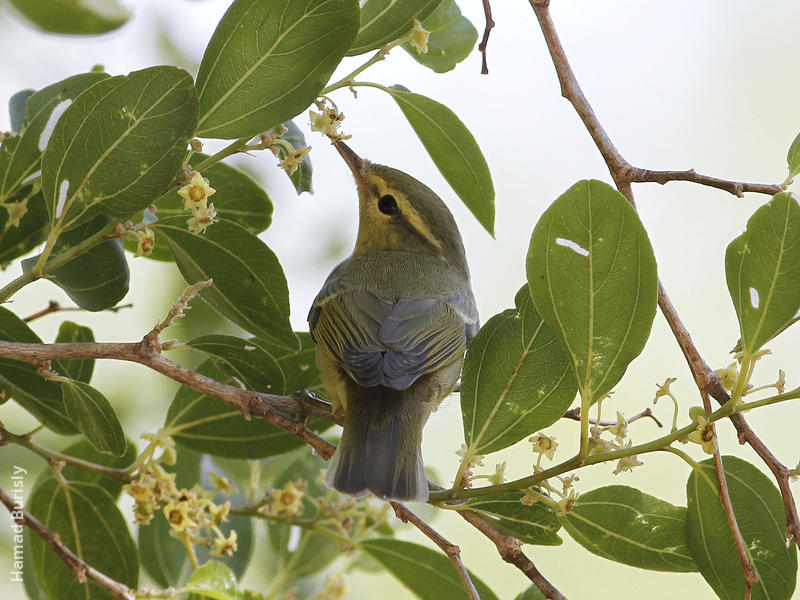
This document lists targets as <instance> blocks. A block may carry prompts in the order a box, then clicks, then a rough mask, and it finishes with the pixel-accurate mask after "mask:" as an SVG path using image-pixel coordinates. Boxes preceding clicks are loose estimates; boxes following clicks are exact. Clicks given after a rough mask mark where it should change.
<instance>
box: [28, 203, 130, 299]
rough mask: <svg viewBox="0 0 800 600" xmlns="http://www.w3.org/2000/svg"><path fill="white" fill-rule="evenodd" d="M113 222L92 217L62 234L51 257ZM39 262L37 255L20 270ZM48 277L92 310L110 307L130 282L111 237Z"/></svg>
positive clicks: (118, 245) (118, 244) (118, 246)
mask: <svg viewBox="0 0 800 600" xmlns="http://www.w3.org/2000/svg"><path fill="white" fill-rule="evenodd" d="M112 221H113V219H112V218H111V217H110V216H108V215H95V217H94V218H92V220H90V221H87V222H86V223H83V224H81V225H79V226H78V227H75V228H74V229H71V230H70V231H67V232H65V233H62V234H61V236H60V237H59V239H58V242H57V243H56V247H55V249H54V251H53V257H55V256H57V255H58V254H60V253H61V252H64V251H65V250H68V249H69V248H71V247H72V246H75V245H77V244H79V243H80V242H82V241H83V240H85V239H86V238H88V237H89V236H91V235H92V234H95V233H97V232H98V231H100V230H101V229H103V228H104V227H106V226H107V225H108V224H109V223H111V222H112ZM38 259H39V256H38V255H37V256H34V257H32V258H28V259H25V260H23V261H22V269H23V270H24V271H27V270H29V269H32V268H33V267H34V265H35V264H36V262H37V261H38ZM50 260H52V258H51V259H50ZM47 278H48V279H49V280H50V281H52V282H53V283H55V284H56V285H57V286H58V287H60V288H61V289H62V290H64V291H65V292H66V293H67V295H68V296H69V297H70V298H71V299H72V300H73V301H74V302H75V304H77V305H78V306H80V307H81V308H85V309H86V310H92V311H98V310H105V309H107V308H111V307H112V306H114V305H116V304H117V302H119V301H120V300H122V299H123V298H124V297H125V294H127V293H128V283H129V281H130V272H129V270H128V262H127V261H126V260H125V250H124V248H123V246H122V240H121V239H119V238H112V239H109V240H106V241H104V242H100V243H99V244H97V245H96V246H94V247H93V248H90V249H89V250H87V251H86V252H83V253H82V254H80V255H79V256H77V257H76V258H74V259H72V260H71V261H69V262H68V263H66V264H64V265H63V266H61V267H59V268H57V269H51V270H49V271H48V274H47Z"/></svg>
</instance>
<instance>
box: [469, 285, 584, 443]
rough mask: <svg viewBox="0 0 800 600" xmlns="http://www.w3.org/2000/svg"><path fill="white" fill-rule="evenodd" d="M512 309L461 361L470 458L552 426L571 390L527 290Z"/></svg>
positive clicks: (559, 353)
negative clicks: (472, 454) (462, 361)
mask: <svg viewBox="0 0 800 600" xmlns="http://www.w3.org/2000/svg"><path fill="white" fill-rule="evenodd" d="M515 304H516V308H515V309H509V310H506V311H503V312H502V313H500V314H499V315H495V316H494V317H492V318H491V319H489V321H487V322H486V324H485V325H483V327H481V330H480V331H479V332H478V335H477V336H475V339H474V340H472V343H471V344H470V346H469V349H468V350H467V356H466V358H465V360H464V372H463V375H462V382H461V413H462V418H463V422H464V438H465V440H466V442H467V446H469V448H470V449H471V451H472V452H473V453H476V454H489V453H490V452H495V451H497V450H501V449H502V448H505V447H507V446H510V445H511V444H513V443H515V442H518V441H519V440H521V439H522V438H524V437H525V436H527V435H530V434H532V433H535V432H537V431H539V430H541V429H544V428H545V427H548V426H550V425H552V424H553V423H555V422H556V421H557V420H558V419H560V418H561V416H562V415H563V414H564V411H565V410H567V408H569V405H570V404H571V403H572V401H573V399H574V398H575V392H576V391H577V385H576V383H575V376H574V374H573V370H572V363H571V361H570V357H569V355H568V354H567V351H566V349H565V348H564V345H563V344H562V342H561V340H560V339H559V337H558V335H557V334H556V333H555V332H554V331H553V330H552V329H551V327H550V326H549V325H548V324H547V323H545V322H544V321H543V320H542V318H541V317H540V316H539V314H538V313H537V312H536V308H535V307H534V306H533V301H532V300H531V296H530V292H529V291H528V286H527V285H526V286H524V287H523V288H522V289H520V290H519V292H518V293H517V296H516V298H515Z"/></svg>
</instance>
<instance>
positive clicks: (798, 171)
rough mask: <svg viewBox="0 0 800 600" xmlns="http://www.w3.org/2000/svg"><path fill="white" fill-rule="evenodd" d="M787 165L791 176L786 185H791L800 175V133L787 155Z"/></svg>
mask: <svg viewBox="0 0 800 600" xmlns="http://www.w3.org/2000/svg"><path fill="white" fill-rule="evenodd" d="M786 164H787V165H788V166H789V176H788V177H787V178H786V183H789V182H791V181H792V179H794V178H795V177H797V175H800V133H798V134H797V137H796V138H794V141H793V142H792V145H791V146H789V152H788V154H787V155H786Z"/></svg>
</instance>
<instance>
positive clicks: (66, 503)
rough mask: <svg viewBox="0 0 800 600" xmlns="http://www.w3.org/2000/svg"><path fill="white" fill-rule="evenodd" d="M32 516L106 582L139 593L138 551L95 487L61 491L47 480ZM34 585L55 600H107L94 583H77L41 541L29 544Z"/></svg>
mask: <svg viewBox="0 0 800 600" xmlns="http://www.w3.org/2000/svg"><path fill="white" fill-rule="evenodd" d="M28 510H29V511H30V512H31V513H32V514H33V515H34V516H35V517H37V518H38V519H39V520H40V521H41V522H42V524H44V526H45V527H47V528H48V529H52V530H53V531H55V532H56V533H57V534H58V536H59V537H60V539H61V541H62V542H63V543H64V545H65V546H67V548H69V549H70V550H72V551H73V552H75V553H76V554H77V555H78V556H79V557H80V558H81V559H83V560H84V561H85V562H86V563H88V564H90V565H92V567H94V568H95V569H97V570H98V571H100V572H101V573H103V574H105V575H106V576H108V577H110V578H111V579H114V580H116V581H119V582H120V583H123V584H125V585H127V586H129V587H131V588H134V589H136V588H137V586H138V579H139V562H138V561H137V560H136V547H135V546H134V545H133V539H131V534H130V532H129V531H128V526H127V525H126V524H125V518H124V517H123V516H122V513H120V511H119V509H118V508H117V506H116V504H115V503H114V500H113V499H112V498H111V496H109V495H108V492H106V491H105V490H104V489H103V488H101V487H98V486H96V485H94V484H91V483H82V482H77V483H70V484H69V485H66V486H63V487H62V486H61V485H59V483H58V482H57V481H56V480H55V479H48V480H45V481H43V482H42V484H41V485H39V486H37V487H36V488H35V489H34V490H33V493H32V494H31V497H30V501H29V503H28ZM29 548H30V559H31V561H32V564H33V569H34V572H35V573H36V579H37V581H38V582H39V585H40V586H41V587H42V590H43V591H44V593H45V595H46V596H47V597H48V598H50V599H51V600H55V599H58V600H100V599H103V600H105V599H106V598H108V594H107V593H106V592H103V591H101V590H100V588H98V587H97V586H96V585H95V584H93V583H91V582H88V581H86V582H83V583H81V582H79V581H78V580H77V579H76V578H75V575H74V574H73V573H72V571H71V570H70V568H69V567H68V566H67V565H66V563H64V561H63V560H61V558H59V557H58V556H57V555H56V554H55V552H54V551H53V550H52V549H51V548H50V546H48V545H47V544H46V543H45V542H44V541H43V540H42V539H41V538H40V537H38V536H31V538H30V546H29Z"/></svg>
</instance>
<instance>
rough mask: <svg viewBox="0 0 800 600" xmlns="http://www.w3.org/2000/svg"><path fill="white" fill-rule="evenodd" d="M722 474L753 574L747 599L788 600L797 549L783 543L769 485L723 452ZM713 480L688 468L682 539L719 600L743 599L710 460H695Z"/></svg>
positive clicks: (776, 498)
mask: <svg viewBox="0 0 800 600" xmlns="http://www.w3.org/2000/svg"><path fill="white" fill-rule="evenodd" d="M722 462H723V465H724V468H725V478H726V479H727V481H728V492H729V494H730V498H731V504H732V505H733V512H734V514H735V515H736V521H737V522H738V524H739V530H740V531H741V534H742V538H743V539H744V545H745V548H746V549H747V553H748V555H749V557H750V562H751V564H752V565H753V567H754V568H755V570H756V572H757V573H758V577H759V581H758V582H756V583H754V584H753V592H752V600H767V599H768V600H789V598H791V597H792V594H793V592H794V589H795V584H796V578H797V549H796V547H795V545H794V544H793V543H791V544H788V545H787V544H786V538H785V531H786V516H785V512H784V509H783V501H782V500H781V495H780V492H779V491H778V489H777V488H776V487H775V484H774V483H772V481H771V480H770V478H769V477H767V476H766V475H764V474H763V473H762V472H761V471H759V470H758V469H757V468H756V467H755V466H753V465H752V464H750V463H748V462H746V461H744V460H742V459H740V458H736V457H735V456H724V457H723V458H722ZM700 468H702V469H703V470H704V471H705V472H706V474H708V476H709V477H710V478H711V481H713V482H714V487H713V488H712V487H711V486H710V485H708V483H707V482H706V481H705V479H704V478H703V477H700V476H698V475H697V473H695V472H692V474H691V475H690V476H689V480H688V481H687V482H686V496H687V500H688V513H687V519H686V541H687V542H688V546H689V550H690V551H691V553H692V557H693V558H694V561H695V563H696V564H697V567H698V568H699V569H700V574H701V575H702V576H703V578H704V579H705V580H706V582H707V583H708V585H710V586H711V588H712V589H713V590H714V593H715V594H716V595H717V596H718V597H719V598H721V599H722V600H740V599H741V598H744V588H745V585H744V575H743V574H742V569H741V563H740V562H739V555H738V554H737V552H736V546H735V545H734V541H733V534H732V533H731V530H730V527H729V526H728V519H727V517H726V516H725V512H724V510H723V508H722V505H721V503H720V501H719V498H718V496H717V488H716V485H717V478H716V473H715V472H714V461H713V459H712V458H709V459H708V460H704V461H703V462H701V463H700Z"/></svg>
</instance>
